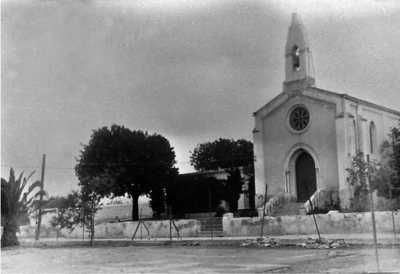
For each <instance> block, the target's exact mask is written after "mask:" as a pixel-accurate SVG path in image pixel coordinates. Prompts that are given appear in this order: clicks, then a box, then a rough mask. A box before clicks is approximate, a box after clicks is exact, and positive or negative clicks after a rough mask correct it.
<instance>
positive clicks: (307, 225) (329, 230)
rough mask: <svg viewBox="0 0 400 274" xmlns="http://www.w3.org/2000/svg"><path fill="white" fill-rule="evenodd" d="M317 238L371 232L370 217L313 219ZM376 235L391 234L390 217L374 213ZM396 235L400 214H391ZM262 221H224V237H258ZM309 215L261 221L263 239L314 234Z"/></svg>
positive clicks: (324, 216)
mask: <svg viewBox="0 0 400 274" xmlns="http://www.w3.org/2000/svg"><path fill="white" fill-rule="evenodd" d="M315 218H316V221H317V224H318V228H319V231H320V233H321V234H346V233H366V232H372V221H371V213H369V212H362V213H339V212H333V213H328V214H316V215H315ZM375 220H376V229H377V232H378V233H385V232H386V233H390V232H393V222H392V213H391V212H390V211H378V212H375ZM394 220H395V227H396V232H400V212H395V213H394ZM261 222H262V218H260V217H256V218H224V220H223V226H224V233H225V234H226V235H229V236H259V235H260V231H261ZM315 233H316V229H315V224H314V221H313V217H312V215H294V216H279V217H269V216H268V217H265V220H264V235H291V234H297V235H299V234H300V235H301V234H315Z"/></svg>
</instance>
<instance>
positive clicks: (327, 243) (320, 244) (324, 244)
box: [240, 237, 349, 249]
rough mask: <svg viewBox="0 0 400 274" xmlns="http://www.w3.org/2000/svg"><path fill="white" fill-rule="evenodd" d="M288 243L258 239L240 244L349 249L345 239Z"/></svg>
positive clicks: (271, 239)
mask: <svg viewBox="0 0 400 274" xmlns="http://www.w3.org/2000/svg"><path fill="white" fill-rule="evenodd" d="M296 242H297V243H295V242H293V241H292V242H287V241H279V239H274V238H269V237H260V238H256V239H249V240H246V241H244V242H242V243H241V244H240V246H244V247H285V246H297V247H302V248H310V249H331V248H346V247H349V244H347V243H346V242H345V241H344V240H343V239H335V240H328V239H325V238H321V240H319V239H313V238H307V239H304V240H302V241H301V242H300V243H299V242H298V241H296Z"/></svg>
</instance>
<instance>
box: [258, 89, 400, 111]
mask: <svg viewBox="0 0 400 274" xmlns="http://www.w3.org/2000/svg"><path fill="white" fill-rule="evenodd" d="M309 88H310V89H313V90H316V91H318V92H321V93H325V94H327V95H331V96H335V97H339V98H344V99H346V100H349V101H352V102H354V103H357V104H363V105H365V106H368V107H372V108H375V109H379V110H382V111H386V112H389V113H391V114H394V115H397V116H400V111H398V110H395V109H392V108H388V107H385V106H382V105H378V104H375V103H372V102H370V101H367V100H364V99H360V98H357V97H354V96H351V95H348V94H346V93H339V92H334V91H330V90H326V89H321V88H317V87H309ZM285 94H287V93H286V92H281V93H279V94H278V95H277V96H275V97H274V98H272V99H271V100H270V101H269V102H268V103H266V104H265V105H263V106H262V107H260V108H259V109H258V110H256V111H255V112H254V113H253V116H255V115H257V113H258V112H260V111H261V110H262V109H264V108H266V107H268V106H270V105H272V104H273V103H274V102H275V101H278V100H279V99H280V98H281V97H282V96H284V95H285Z"/></svg>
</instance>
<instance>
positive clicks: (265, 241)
mask: <svg viewBox="0 0 400 274" xmlns="http://www.w3.org/2000/svg"><path fill="white" fill-rule="evenodd" d="M240 246H248V247H278V246H280V244H279V242H278V241H277V240H276V239H274V238H269V237H260V238H257V239H251V240H246V241H244V242H243V243H241V245H240Z"/></svg>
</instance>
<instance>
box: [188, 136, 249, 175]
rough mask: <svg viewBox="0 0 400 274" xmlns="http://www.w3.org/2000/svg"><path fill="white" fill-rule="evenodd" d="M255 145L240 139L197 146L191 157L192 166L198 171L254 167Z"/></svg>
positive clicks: (223, 140) (219, 140)
mask: <svg viewBox="0 0 400 274" xmlns="http://www.w3.org/2000/svg"><path fill="white" fill-rule="evenodd" d="M253 159H254V156H253V144H252V143H251V142H250V141H247V140H244V139H239V140H236V141H235V140H233V139H222V138H220V139H218V140H215V141H213V142H206V143H202V144H199V145H197V147H196V148H195V149H194V151H193V152H192V155H191V156H190V163H191V165H192V166H193V167H194V168H195V169H196V170H198V171H204V170H216V169H219V168H221V169H232V168H237V167H247V166H252V165H253Z"/></svg>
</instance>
